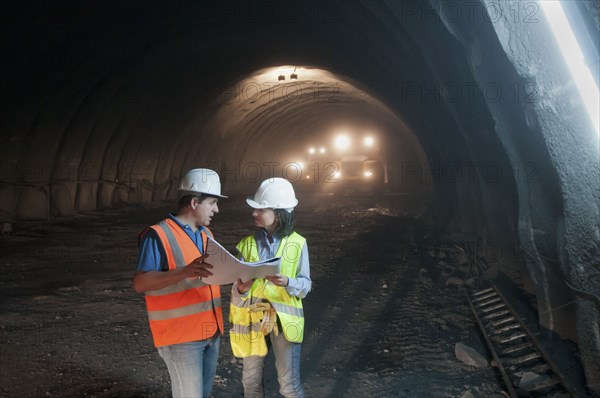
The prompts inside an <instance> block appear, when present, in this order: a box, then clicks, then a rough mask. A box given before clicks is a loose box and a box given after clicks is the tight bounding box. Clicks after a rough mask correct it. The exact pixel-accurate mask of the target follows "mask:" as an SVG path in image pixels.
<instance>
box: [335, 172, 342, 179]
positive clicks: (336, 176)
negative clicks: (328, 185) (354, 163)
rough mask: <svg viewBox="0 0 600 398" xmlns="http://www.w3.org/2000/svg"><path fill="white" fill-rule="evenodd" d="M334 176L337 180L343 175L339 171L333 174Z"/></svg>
mask: <svg viewBox="0 0 600 398" xmlns="http://www.w3.org/2000/svg"><path fill="white" fill-rule="evenodd" d="M333 176H334V177H335V178H340V177H341V176H342V173H340V172H339V171H336V172H335V173H333Z"/></svg>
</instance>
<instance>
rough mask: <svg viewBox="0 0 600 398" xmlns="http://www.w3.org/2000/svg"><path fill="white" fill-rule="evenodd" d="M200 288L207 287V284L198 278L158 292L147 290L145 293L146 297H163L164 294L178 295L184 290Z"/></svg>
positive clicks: (187, 279)
mask: <svg viewBox="0 0 600 398" xmlns="http://www.w3.org/2000/svg"><path fill="white" fill-rule="evenodd" d="M202 286H207V284H206V283H204V282H202V281H201V280H200V279H198V278H186V279H184V280H182V281H179V282H177V283H174V284H172V285H169V286H167V287H163V288H162V289H159V290H148V291H147V292H146V296H164V295H165V294H172V293H179V292H183V291H184V290H188V289H193V288H196V287H202Z"/></svg>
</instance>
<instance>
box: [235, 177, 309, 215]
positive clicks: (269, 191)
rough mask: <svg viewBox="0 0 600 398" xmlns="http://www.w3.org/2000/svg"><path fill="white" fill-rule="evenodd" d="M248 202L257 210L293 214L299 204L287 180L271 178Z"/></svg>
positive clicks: (262, 184) (264, 182) (261, 185)
mask: <svg viewBox="0 0 600 398" xmlns="http://www.w3.org/2000/svg"><path fill="white" fill-rule="evenodd" d="M246 202H247V203H248V204H249V205H250V207H253V208H255V209H266V208H271V209H285V210H287V211H288V212H290V213H291V212H292V210H294V207H296V205H297V204H298V200H297V199H296V194H295V193H294V188H293V187H292V184H290V182H289V181H288V180H286V179H285V178H279V177H274V178H269V179H268V180H264V181H263V182H262V183H261V184H260V187H258V190H257V191H256V193H255V194H254V196H253V197H248V198H247V199H246Z"/></svg>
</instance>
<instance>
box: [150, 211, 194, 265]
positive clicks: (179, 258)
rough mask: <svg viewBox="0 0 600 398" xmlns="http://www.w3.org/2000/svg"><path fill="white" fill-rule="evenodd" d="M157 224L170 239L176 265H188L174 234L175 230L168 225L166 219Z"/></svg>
mask: <svg viewBox="0 0 600 398" xmlns="http://www.w3.org/2000/svg"><path fill="white" fill-rule="evenodd" d="M157 225H158V226H159V227H160V228H161V229H162V230H163V232H164V233H165V235H167V240H168V241H169V246H171V253H173V257H174V258H175V266H177V267H183V266H184V265H187V264H186V263H185V261H184V260H183V253H182V252H181V248H180V247H179V243H178V242H177V239H176V238H175V236H174V235H173V231H171V228H169V226H168V225H167V222H166V221H165V220H162V221H161V222H159V223H158V224H157ZM165 250H166V249H165Z"/></svg>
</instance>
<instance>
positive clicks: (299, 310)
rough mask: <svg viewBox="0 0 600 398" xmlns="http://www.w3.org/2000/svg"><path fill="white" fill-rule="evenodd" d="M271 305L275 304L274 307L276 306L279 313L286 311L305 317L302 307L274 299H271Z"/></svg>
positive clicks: (285, 312) (286, 312)
mask: <svg viewBox="0 0 600 398" xmlns="http://www.w3.org/2000/svg"><path fill="white" fill-rule="evenodd" d="M271 305H272V306H273V308H275V311H277V313H284V314H288V315H293V316H298V317H301V318H304V310H303V309H302V308H296V307H292V306H291V305H285V304H280V303H274V302H272V301H271Z"/></svg>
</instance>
